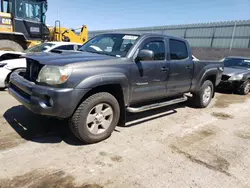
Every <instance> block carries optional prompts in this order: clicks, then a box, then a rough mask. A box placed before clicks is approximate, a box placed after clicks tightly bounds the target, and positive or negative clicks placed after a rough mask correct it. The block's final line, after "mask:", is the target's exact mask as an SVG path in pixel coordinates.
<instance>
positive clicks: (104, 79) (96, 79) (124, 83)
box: [76, 73, 130, 105]
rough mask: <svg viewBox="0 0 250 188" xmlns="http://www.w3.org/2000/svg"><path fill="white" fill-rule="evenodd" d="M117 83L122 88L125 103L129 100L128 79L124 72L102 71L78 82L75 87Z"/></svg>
mask: <svg viewBox="0 0 250 188" xmlns="http://www.w3.org/2000/svg"><path fill="white" fill-rule="evenodd" d="M112 84H118V85H120V86H121V88H122V92H123V98H124V102H125V105H126V104H128V101H129V96H130V94H129V81H128V78H127V77H126V75H125V74H122V73H103V74H98V75H94V76H91V77H88V78H86V79H84V80H82V81H81V82H80V84H78V86H77V87H76V89H88V90H91V89H93V88H96V87H99V86H105V85H112Z"/></svg>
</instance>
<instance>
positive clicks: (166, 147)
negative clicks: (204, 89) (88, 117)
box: [0, 91, 250, 188]
mask: <svg viewBox="0 0 250 188" xmlns="http://www.w3.org/2000/svg"><path fill="white" fill-rule="evenodd" d="M249 111H250V96H246V97H244V96H239V95H232V94H218V93H217V94H216V97H215V99H214V100H213V102H212V103H211V105H210V106H209V107H208V108H206V109H194V108H191V107H189V105H188V104H181V105H175V106H171V107H167V108H162V109H159V110H153V111H150V112H146V113H140V114H137V115H130V114H129V115H127V123H126V127H117V128H116V130H115V132H114V133H113V134H112V136H111V137H110V138H108V139H107V140H105V141H103V142H100V143H97V144H93V145H82V143H81V142H79V141H78V140H77V139H75V137H74V136H73V135H72V134H71V133H70V132H69V129H68V127H67V123H66V122H64V121H59V120H55V119H49V118H45V117H40V116H37V115H34V114H32V113H31V112H29V111H28V110H26V109H25V108H24V107H22V106H20V104H19V103H18V102H17V101H15V100H14V99H13V98H12V97H11V96H9V95H8V93H7V92H6V91H4V92H0V187H1V188H19V187H27V188H44V187H52V188H68V187H70V188H100V187H105V188H106V187H107V188H108V187H112V188H113V187H114V188H120V187H121V188H123V187H124V188H128V187H153V188H155V187H157V188H158V187H159V188H161V187H162V188H166V187H174V188H175V187H176V188H186V187H187V188H200V187H202V188H211V187H213V188H216V187H218V188H222V187H233V188H237V187H240V188H241V187H242V188H247V187H250V123H249V122H250V116H249Z"/></svg>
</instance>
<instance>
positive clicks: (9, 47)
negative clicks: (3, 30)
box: [0, 40, 24, 52]
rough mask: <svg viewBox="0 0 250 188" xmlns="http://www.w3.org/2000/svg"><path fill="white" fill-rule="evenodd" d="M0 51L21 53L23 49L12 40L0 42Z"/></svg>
mask: <svg viewBox="0 0 250 188" xmlns="http://www.w3.org/2000/svg"><path fill="white" fill-rule="evenodd" d="M0 50H6V51H17V52H22V51H23V50H24V49H23V47H22V46H21V45H20V44H18V43H17V42H15V41H12V40H0Z"/></svg>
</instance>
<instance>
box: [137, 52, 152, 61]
mask: <svg viewBox="0 0 250 188" xmlns="http://www.w3.org/2000/svg"><path fill="white" fill-rule="evenodd" d="M153 58H154V52H153V51H151V50H140V51H139V53H138V55H137V58H136V61H150V60H153Z"/></svg>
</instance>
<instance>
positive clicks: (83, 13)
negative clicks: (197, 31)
mask: <svg viewBox="0 0 250 188" xmlns="http://www.w3.org/2000/svg"><path fill="white" fill-rule="evenodd" d="M46 19H47V24H48V25H50V26H53V25H54V22H55V20H57V19H59V20H60V21H61V25H62V26H64V27H67V28H78V27H81V26H82V25H87V26H88V29H89V30H90V31H93V30H103V29H121V28H133V27H146V26H161V25H178V24H191V23H201V22H216V21H230V20H247V19H250V0H154V1H153V0H64V1H62V0H48V12H47V17H46Z"/></svg>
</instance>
